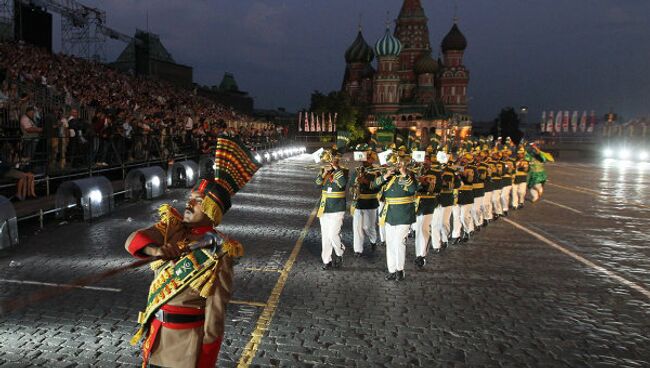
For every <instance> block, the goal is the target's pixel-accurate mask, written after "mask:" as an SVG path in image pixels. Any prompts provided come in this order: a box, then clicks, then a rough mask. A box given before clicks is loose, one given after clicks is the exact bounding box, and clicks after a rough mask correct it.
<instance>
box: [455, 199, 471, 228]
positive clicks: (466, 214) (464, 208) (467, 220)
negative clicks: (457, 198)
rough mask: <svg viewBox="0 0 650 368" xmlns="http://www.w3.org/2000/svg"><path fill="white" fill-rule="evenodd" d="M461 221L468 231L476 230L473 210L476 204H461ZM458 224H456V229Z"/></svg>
mask: <svg viewBox="0 0 650 368" xmlns="http://www.w3.org/2000/svg"><path fill="white" fill-rule="evenodd" d="M459 207H460V223H461V224H462V225H463V230H465V232H466V233H471V232H472V231H474V221H473V220H472V212H473V209H474V205H472V204H461V205H460V206H459ZM455 230H456V226H455V225H454V231H455Z"/></svg>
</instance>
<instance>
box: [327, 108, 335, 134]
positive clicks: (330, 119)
mask: <svg viewBox="0 0 650 368" xmlns="http://www.w3.org/2000/svg"><path fill="white" fill-rule="evenodd" d="M327 118H328V120H329V122H328V124H327V128H328V129H327V131H328V132H333V131H334V130H333V129H332V113H331V112H328V113H327Z"/></svg>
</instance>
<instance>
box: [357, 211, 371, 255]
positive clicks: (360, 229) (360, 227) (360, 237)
mask: <svg viewBox="0 0 650 368" xmlns="http://www.w3.org/2000/svg"><path fill="white" fill-rule="evenodd" d="M352 232H353V238H354V251H355V252H356V253H362V252H363V242H364V240H365V238H366V236H367V237H368V240H369V241H370V242H371V243H373V244H374V243H376V242H377V210H376V209H374V208H373V209H371V210H360V209H358V208H357V209H355V210H354V216H353V217H352Z"/></svg>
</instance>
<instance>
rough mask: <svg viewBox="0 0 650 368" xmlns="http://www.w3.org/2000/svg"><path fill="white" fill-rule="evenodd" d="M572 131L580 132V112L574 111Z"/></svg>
mask: <svg viewBox="0 0 650 368" xmlns="http://www.w3.org/2000/svg"><path fill="white" fill-rule="evenodd" d="M571 131H572V132H573V133H577V132H578V111H574V112H573V115H572V116H571Z"/></svg>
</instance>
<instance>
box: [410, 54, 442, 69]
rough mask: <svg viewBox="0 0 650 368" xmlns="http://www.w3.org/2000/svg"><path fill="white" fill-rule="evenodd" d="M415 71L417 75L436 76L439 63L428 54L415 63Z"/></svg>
mask: <svg viewBox="0 0 650 368" xmlns="http://www.w3.org/2000/svg"><path fill="white" fill-rule="evenodd" d="M413 70H414V71H415V74H435V73H436V72H437V71H438V61H437V60H434V59H433V57H431V54H429V53H427V54H426V55H424V56H422V57H421V58H420V59H419V60H418V61H417V62H416V63H415V66H414V67H413Z"/></svg>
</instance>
